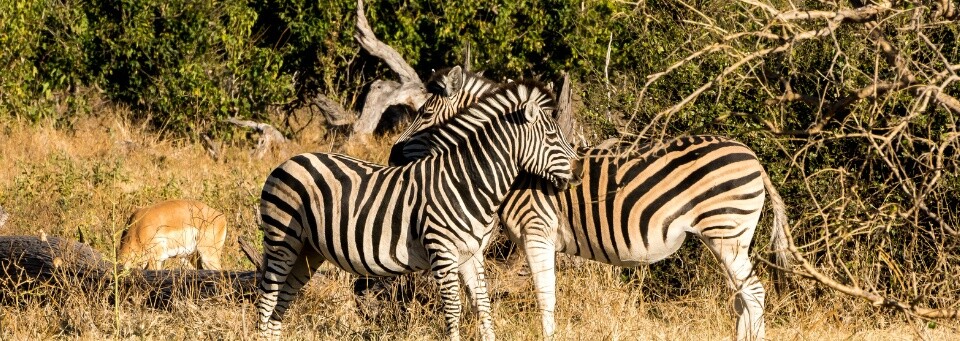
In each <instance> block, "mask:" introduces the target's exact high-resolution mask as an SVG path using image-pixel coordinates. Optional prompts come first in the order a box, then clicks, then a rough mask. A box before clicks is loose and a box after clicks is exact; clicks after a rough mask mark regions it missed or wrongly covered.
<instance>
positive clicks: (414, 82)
mask: <svg viewBox="0 0 960 341" xmlns="http://www.w3.org/2000/svg"><path fill="white" fill-rule="evenodd" d="M354 38H356V39H357V42H359V43H360V46H362V47H363V49H364V50H366V51H367V52H369V53H370V54H371V55H374V56H377V57H378V58H380V59H382V60H383V61H384V63H386V64H387V66H389V67H390V69H391V70H393V71H394V72H396V73H397V75H399V76H400V83H397V82H395V81H384V80H377V81H375V82H374V83H373V84H371V86H370V91H369V93H368V94H367V100H366V102H365V103H364V104H363V109H362V110H361V113H360V118H359V119H358V120H357V122H356V124H354V127H353V131H354V133H356V134H355V135H358V136H362V135H364V134H370V133H373V131H374V130H375V129H376V128H377V124H378V123H379V122H380V118H381V116H382V115H383V112H384V111H385V110H386V109H387V108H389V107H390V106H393V105H405V106H407V107H409V108H410V109H412V110H417V109H419V108H420V107H421V106H423V103H424V102H426V101H427V90H426V88H425V87H424V86H423V83H422V82H421V81H420V78H419V76H417V73H416V72H415V71H414V70H413V68H412V67H410V65H409V64H407V62H406V61H405V60H404V59H403V57H402V56H400V53H398V52H397V51H396V50H394V49H393V48H392V47H390V46H389V45H387V44H384V43H383V42H381V41H380V40H378V39H377V36H376V35H374V34H373V30H372V29H371V28H370V24H369V23H367V18H366V16H365V15H364V11H363V0H357V33H356V34H355V35H354Z"/></svg>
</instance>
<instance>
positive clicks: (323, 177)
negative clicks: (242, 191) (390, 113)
mask: <svg viewBox="0 0 960 341" xmlns="http://www.w3.org/2000/svg"><path fill="white" fill-rule="evenodd" d="M553 110H554V101H553V99H552V97H551V96H550V95H549V94H548V93H547V92H546V90H543V89H542V88H541V87H539V86H538V85H534V84H527V83H524V84H516V85H511V86H508V87H503V88H501V89H498V90H497V91H495V92H491V93H489V94H487V95H486V96H484V98H482V99H480V100H479V101H478V102H477V103H476V104H475V105H473V106H472V107H470V108H469V109H468V110H465V111H464V112H463V113H462V114H461V115H459V116H457V117H455V118H453V119H450V120H448V121H446V122H445V123H444V124H441V125H435V126H433V127H431V128H430V129H427V130H425V131H422V132H420V133H418V134H416V135H415V136H413V137H412V138H413V139H416V140H418V141H423V142H424V143H428V144H429V145H431V146H436V147H437V148H433V149H431V150H430V153H429V154H428V155H426V156H425V157H423V158H422V159H421V160H418V161H416V162H413V163H410V164H408V165H405V166H402V167H385V166H381V165H377V164H373V163H370V162H365V161H361V160H357V159H354V158H351V157H348V156H343V155H337V154H324V153H311V154H301V155H297V156H294V157H292V158H290V159H289V160H287V161H285V162H283V163H282V164H280V166H278V167H277V168H276V169H274V170H273V172H271V173H270V176H269V177H268V178H267V180H266V183H265V184H264V187H263V192H262V194H261V197H260V198H261V199H260V212H261V217H262V220H263V228H264V268H263V269H264V270H263V276H262V280H261V282H260V298H259V300H258V303H257V308H258V313H259V321H258V328H259V330H260V334H261V336H262V337H264V338H271V339H277V338H279V335H280V324H281V320H282V317H283V315H284V313H285V311H286V309H287V306H288V304H289V302H290V300H291V299H292V298H293V297H294V296H295V295H296V294H297V293H298V292H299V290H300V288H301V287H302V286H303V285H304V284H305V283H306V282H307V281H308V280H309V279H310V276H311V274H312V273H313V271H314V270H316V268H317V267H318V266H319V265H320V263H322V262H323V261H329V262H332V263H333V264H335V265H337V266H338V267H340V268H342V269H344V270H346V271H348V272H351V273H354V274H360V275H368V276H393V275H398V274H403V273H409V272H413V271H418V270H425V269H430V270H431V271H432V273H433V275H434V278H435V279H436V280H437V281H438V282H439V287H440V294H441V298H442V300H443V303H444V304H443V306H444V316H445V318H446V326H447V333H448V335H449V337H450V338H451V339H459V316H460V311H461V308H460V294H459V280H458V275H459V276H460V277H461V278H462V280H463V281H464V282H465V284H466V286H467V289H468V294H470V296H471V297H472V299H473V300H474V302H475V304H476V306H477V310H478V312H479V314H480V318H481V326H482V331H483V336H484V339H492V338H493V336H494V335H493V325H492V319H491V316H490V303H489V298H488V297H487V293H486V284H485V282H484V275H483V267H482V252H481V250H483V248H485V247H486V245H487V244H488V242H489V239H490V235H491V232H492V231H491V229H490V228H489V227H490V226H491V223H492V221H493V220H494V216H495V214H496V212H497V210H498V207H499V206H500V204H501V203H502V201H503V199H504V198H505V197H506V195H507V193H508V191H509V189H510V185H511V184H512V183H513V182H514V179H515V178H516V177H517V176H518V174H520V172H527V173H530V174H536V175H538V176H542V177H544V179H548V180H549V182H551V183H554V184H556V185H557V186H563V187H565V186H566V183H567V182H568V181H569V180H571V179H572V178H573V174H574V172H573V171H572V170H571V167H573V165H572V164H571V159H574V158H575V154H574V152H573V151H572V150H571V148H570V147H569V145H567V144H566V142H565V140H564V138H563V136H562V133H561V132H560V131H559V129H558V128H557V126H556V123H555V122H554V121H553V120H552V119H550V118H549V117H547V115H545V112H551V111H553Z"/></svg>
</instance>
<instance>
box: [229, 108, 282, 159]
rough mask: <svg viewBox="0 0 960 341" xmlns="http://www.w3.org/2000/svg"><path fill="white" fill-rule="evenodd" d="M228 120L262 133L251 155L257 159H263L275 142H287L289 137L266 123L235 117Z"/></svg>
mask: <svg viewBox="0 0 960 341" xmlns="http://www.w3.org/2000/svg"><path fill="white" fill-rule="evenodd" d="M225 121H226V122H229V123H232V124H236V125H238V126H241V127H245V128H250V129H253V130H256V131H257V132H259V133H260V139H259V140H257V147H256V148H254V150H253V151H251V155H252V156H253V157H255V158H257V159H262V158H263V156H264V155H265V154H266V153H267V150H270V147H271V146H272V145H273V143H274V142H277V143H285V142H287V138H286V137H283V134H282V133H280V131H279V130H277V128H274V127H273V126H271V125H269V124H266V123H259V122H253V121H245V120H240V119H237V118H235V117H231V118H228V119H227V120H225Z"/></svg>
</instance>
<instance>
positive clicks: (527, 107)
mask: <svg viewBox="0 0 960 341" xmlns="http://www.w3.org/2000/svg"><path fill="white" fill-rule="evenodd" d="M510 87H512V86H510ZM508 88H509V87H508ZM509 95H511V93H509V92H508V96H509ZM517 95H519V97H520V98H523V97H526V98H527V101H526V103H525V104H523V105H522V106H521V107H522V110H519V111H518V112H517V113H515V114H516V115H517V116H518V117H517V118H518V119H519V120H520V121H524V122H526V124H524V125H523V126H524V128H525V129H523V130H521V131H520V132H519V133H518V134H517V135H518V136H517V137H519V145H518V149H519V152H520V153H519V155H518V157H519V160H518V164H519V165H520V168H521V170H523V171H525V172H528V173H530V174H534V175H537V176H540V177H542V178H544V179H546V180H547V181H550V182H551V183H552V184H553V185H554V186H556V187H557V188H558V189H561V190H565V189H567V188H568V187H569V186H570V185H571V184H577V183H579V181H580V177H579V174H580V168H581V164H580V161H579V158H578V157H577V153H576V152H575V151H574V150H573V148H572V147H571V146H570V144H569V143H567V139H566V137H564V136H563V131H562V130H561V129H560V127H559V126H558V125H557V122H556V117H554V115H555V113H556V112H557V110H556V101H555V100H554V99H553V95H551V94H550V93H549V91H548V90H546V89H544V88H543V87H542V86H541V85H539V84H537V85H534V86H530V85H527V84H526V83H525V82H524V83H521V84H517Z"/></svg>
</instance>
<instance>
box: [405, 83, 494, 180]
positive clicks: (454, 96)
mask: <svg viewBox="0 0 960 341" xmlns="http://www.w3.org/2000/svg"><path fill="white" fill-rule="evenodd" d="M426 87H427V92H428V93H429V94H430V96H429V97H428V98H427V101H426V102H424V104H423V106H421V107H420V109H419V110H417V116H416V118H414V121H413V123H411V124H410V126H409V127H407V130H405V131H404V132H403V133H402V134H400V137H398V138H397V141H396V142H395V143H394V144H393V148H392V149H391V151H390V159H389V162H390V164H391V165H394V166H399V165H405V164H407V163H410V162H412V161H414V160H417V159H420V158H422V157H423V156H425V155H426V154H428V153H429V150H427V146H423V145H420V144H418V143H416V142H414V143H408V142H409V141H411V136H413V135H414V134H416V133H418V132H420V131H423V130H426V129H428V128H430V127H433V126H436V125H439V124H442V123H444V122H446V121H447V120H449V119H450V118H452V117H453V116H455V115H456V114H457V113H458V112H460V110H463V109H464V108H467V107H469V106H471V105H473V104H474V103H476V102H477V100H478V99H479V98H480V96H482V95H484V94H486V93H488V92H490V91H491V90H493V89H496V88H497V83H495V82H493V81H491V80H489V79H486V78H483V77H482V76H480V75H479V74H476V73H472V72H466V71H463V69H462V68H460V66H454V67H452V68H446V69H441V70H439V71H436V72H434V73H433V75H431V76H430V78H429V79H428V80H427V82H426Z"/></svg>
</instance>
